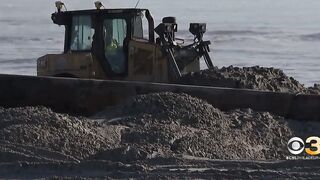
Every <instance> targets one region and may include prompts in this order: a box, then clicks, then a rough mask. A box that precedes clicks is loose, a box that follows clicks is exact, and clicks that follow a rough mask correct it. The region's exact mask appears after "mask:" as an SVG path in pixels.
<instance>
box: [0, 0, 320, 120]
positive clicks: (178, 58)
mask: <svg viewBox="0 0 320 180" xmlns="http://www.w3.org/2000/svg"><path fill="white" fill-rule="evenodd" d="M95 6H96V8H95V9H90V10H76V11H67V10H63V7H65V6H64V3H62V2H60V1H58V2H56V7H57V11H56V12H55V13H53V14H52V16H51V18H52V20H53V22H54V23H55V24H57V25H60V26H64V27H65V42H64V51H63V53H62V54H48V55H45V56H43V57H40V58H39V59H38V60H37V76H23V75H5V74H2V75H0V84H1V87H0V107H5V108H8V107H23V106H46V107H50V108H52V109H53V110H55V111H57V112H63V113H69V114H77V115H84V116H90V115H92V114H94V113H96V112H98V111H100V110H103V109H104V108H106V106H113V105H118V104H121V103H123V102H124V101H127V100H128V99H129V98H130V97H132V96H135V95H139V94H146V93H155V92H167V91H170V92H174V93H186V94H189V95H191V96H194V97H197V98H200V99H203V100H205V101H207V102H209V103H210V104H212V105H213V106H214V107H216V108H219V109H221V110H231V109H237V108H251V109H253V110H256V111H268V112H271V113H273V114H277V115H280V116H283V117H286V118H292V119H301V120H314V121H318V120H320V111H319V109H320V96H318V95H306V94H290V93H278V92H265V91H257V90H249V89H234V88H223V87H205V86H195V85H180V84H176V82H177V81H178V80H179V78H181V77H182V76H183V75H184V74H185V73H190V72H196V71H200V70H201V69H205V68H208V69H210V68H214V65H213V62H212V59H211V58H210V56H209V51H210V47H209V46H210V44H211V43H210V41H205V40H203V36H204V34H205V32H206V24H204V23H190V28H189V31H190V33H191V34H193V35H194V40H193V42H192V43H191V44H187V45H186V44H185V41H184V40H183V39H179V38H177V37H176V33H177V31H178V24H177V22H176V18H174V17H164V18H163V19H162V22H161V23H160V24H159V25H158V26H157V27H155V26H154V24H155V23H154V20H153V17H152V15H151V13H150V11H149V10H148V9H138V8H131V9H130V8H129V9H107V8H104V7H103V5H102V4H101V3H100V2H96V3H95ZM64 9H66V8H64ZM156 35H157V37H156Z"/></svg>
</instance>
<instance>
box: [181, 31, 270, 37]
mask: <svg viewBox="0 0 320 180" xmlns="http://www.w3.org/2000/svg"><path fill="white" fill-rule="evenodd" d="M272 33H276V32H266V31H252V30H213V31H207V32H206V33H205V34H207V35H228V36H241V35H246V36H248V35H268V34H272ZM178 34H183V35H186V34H191V33H190V32H189V30H179V31H178Z"/></svg>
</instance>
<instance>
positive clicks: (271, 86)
mask: <svg viewBox="0 0 320 180" xmlns="http://www.w3.org/2000/svg"><path fill="white" fill-rule="evenodd" d="M179 83H182V84H194V85H204V86H217V87H230V88H246V89H256V90H264V91H274V92H290V93H308V94H320V86H319V85H315V86H314V87H311V88H305V87H304V86H303V84H300V83H299V82H298V81H297V80H295V79H294V78H292V77H288V76H287V75H286V74H285V73H284V72H283V71H282V70H280V69H275V68H265V67H259V66H253V67H243V68H239V67H233V66H229V67H223V68H221V69H219V68H214V69H210V70H203V71H200V72H196V73H189V74H186V75H185V76H184V77H182V79H181V80H180V81H179Z"/></svg>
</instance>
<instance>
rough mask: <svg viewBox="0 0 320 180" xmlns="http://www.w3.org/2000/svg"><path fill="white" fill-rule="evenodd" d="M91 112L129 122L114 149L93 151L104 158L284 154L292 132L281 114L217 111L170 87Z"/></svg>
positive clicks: (268, 156) (264, 156)
mask: <svg viewBox="0 0 320 180" xmlns="http://www.w3.org/2000/svg"><path fill="white" fill-rule="evenodd" d="M110 114H112V116H110ZM95 118H98V119H106V121H105V122H104V123H107V124H112V125H123V126H128V127H130V128H127V129H126V130H125V131H123V134H122V141H121V145H122V149H120V150H119V151H120V152H118V154H117V153H116V152H115V151H114V150H113V151H107V152H103V153H102V154H100V155H98V156H97V157H98V158H106V159H109V158H108V157H110V156H111V155H110V154H112V157H113V158H115V157H119V158H118V159H117V158H116V159H117V160H123V159H121V158H123V155H124V154H128V153H129V154H131V157H132V156H133V155H132V154H135V155H134V156H135V159H134V160H139V159H140V160H141V159H144V158H148V157H149V158H150V157H157V156H172V155H191V156H197V157H207V158H215V159H261V160H262V159H279V158H283V157H284V156H285V155H286V154H287V151H286V143H287V140H288V139H290V137H292V133H293V132H292V130H291V129H290V128H289V127H288V125H287V122H286V121H285V120H284V119H283V118H282V117H278V116H274V115H271V114H270V113H258V112H254V111H252V110H250V109H246V110H235V111H230V112H222V111H220V110H218V109H216V108H214V107H213V106H212V105H210V104H208V103H207V102H205V101H203V100H200V99H197V98H193V97H191V96H189V95H186V94H174V93H159V94H149V95H141V96H137V97H135V98H133V99H132V100H131V101H129V102H128V103H127V104H125V105H123V106H119V107H116V108H112V109H108V110H106V111H104V112H101V113H99V114H97V115H96V116H95ZM125 160H128V158H127V157H126V158H125ZM131 160H133V159H131Z"/></svg>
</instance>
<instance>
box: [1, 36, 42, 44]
mask: <svg viewBox="0 0 320 180" xmlns="http://www.w3.org/2000/svg"><path fill="white" fill-rule="evenodd" d="M21 41H41V38H39V37H30V38H28V37H23V36H0V43H13V42H21Z"/></svg>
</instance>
